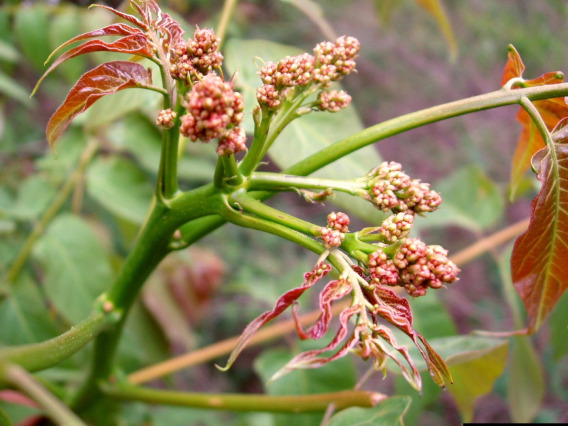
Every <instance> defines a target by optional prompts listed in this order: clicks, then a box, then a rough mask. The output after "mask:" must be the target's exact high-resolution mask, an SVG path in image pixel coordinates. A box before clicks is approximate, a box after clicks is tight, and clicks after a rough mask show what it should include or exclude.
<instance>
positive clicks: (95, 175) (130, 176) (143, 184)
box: [87, 157, 153, 223]
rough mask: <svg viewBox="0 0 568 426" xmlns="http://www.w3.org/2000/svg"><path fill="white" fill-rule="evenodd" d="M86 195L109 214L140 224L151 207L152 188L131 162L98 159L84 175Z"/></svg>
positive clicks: (116, 159) (117, 158)
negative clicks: (109, 212)
mask: <svg viewBox="0 0 568 426" xmlns="http://www.w3.org/2000/svg"><path fill="white" fill-rule="evenodd" d="M87 189H88V191H89V195H90V196H91V197H93V198H94V199H95V200H97V201H98V202H99V203H100V204H101V205H102V206H104V207H105V208H106V209H108V210H109V211H111V212H112V213H114V214H116V215H118V216H120V217H122V218H124V219H127V220H129V221H131V222H134V223H142V222H143V221H144V219H145V218H146V213H147V212H148V209H149V208H150V203H151V200H152V196H153V189H152V185H151V184H150V182H149V181H148V179H147V177H146V175H145V174H144V173H143V172H142V171H140V169H139V168H137V167H136V165H135V164H134V163H132V161H130V160H127V159H125V158H120V157H111V158H99V159H97V160H96V161H95V162H93V164H92V166H91V167H90V169H89V172H88V173H87Z"/></svg>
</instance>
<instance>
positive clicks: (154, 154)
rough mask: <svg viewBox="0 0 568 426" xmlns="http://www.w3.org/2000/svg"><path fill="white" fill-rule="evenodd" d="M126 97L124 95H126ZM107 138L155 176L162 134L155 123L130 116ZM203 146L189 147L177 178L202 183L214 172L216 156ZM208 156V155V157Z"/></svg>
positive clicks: (121, 121)
mask: <svg viewBox="0 0 568 426" xmlns="http://www.w3.org/2000/svg"><path fill="white" fill-rule="evenodd" d="M125 93H126V92H125ZM109 138H110V139H111V140H112V141H113V143H114V144H115V145H116V146H117V147H118V148H119V149H125V148H126V149H127V150H128V151H129V152H131V153H132V155H133V156H134V158H136V161H137V162H138V163H139V164H140V165H141V166H142V167H143V168H144V169H145V170H148V171H149V172H151V173H153V174H157V173H158V166H159V162H160V151H161V146H162V134H161V132H160V130H159V129H158V128H157V127H156V125H155V123H153V122H152V121H150V120H148V119H147V118H146V117H144V116H142V115H140V114H129V115H127V116H126V117H125V118H124V120H120V121H118V122H117V123H115V124H114V125H113V127H112V130H111V131H110V132H109ZM208 148H210V147H208V146H206V145H204V144H193V143H192V144H191V145H190V146H189V149H188V150H191V152H190V153H187V154H186V153H183V154H182V155H181V158H180V160H179V163H178V176H179V177H180V178H181V179H188V180H191V181H193V182H195V181H201V182H205V181H208V180H209V179H211V176H213V174H214V172H215V163H216V160H217V155H216V154H215V151H214V150H211V149H208ZM207 152H209V154H210V155H208V154H207Z"/></svg>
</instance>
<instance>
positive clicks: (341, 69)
mask: <svg viewBox="0 0 568 426" xmlns="http://www.w3.org/2000/svg"><path fill="white" fill-rule="evenodd" d="M359 49H360V43H359V41H358V40H357V39H356V38H354V37H346V36H342V37H339V38H338V39H337V40H336V41H335V42H329V41H327V42H323V43H320V44H318V45H317V46H316V47H315V48H314V55H310V54H308V53H303V54H301V55H297V56H286V57H285V58H284V59H282V60H280V61H279V62H277V63H274V62H271V61H270V62H267V63H265V64H264V66H263V67H262V68H261V69H260V70H259V71H258V75H259V76H260V79H261V80H262V82H263V83H264V86H263V87H261V88H260V89H258V90H257V99H258V102H259V104H260V105H261V106H263V107H266V108H269V109H276V108H278V106H279V105H280V103H281V101H282V98H283V97H284V96H285V95H286V93H287V91H288V89H289V88H291V87H294V86H307V85H309V84H312V83H315V84H320V85H321V86H322V87H325V86H327V85H328V84H329V83H330V82H332V81H337V80H339V79H341V78H342V77H343V76H345V75H347V74H349V73H351V72H352V71H354V70H355V65H356V64H355V58H356V57H357V54H358V53H359ZM332 93H333V94H329V95H325V96H324V99H323V100H322V101H320V105H323V107H321V108H320V109H322V110H329V111H339V109H341V108H344V107H345V106H347V105H348V104H349V102H350V100H351V98H350V97H349V95H347V94H346V93H345V92H332Z"/></svg>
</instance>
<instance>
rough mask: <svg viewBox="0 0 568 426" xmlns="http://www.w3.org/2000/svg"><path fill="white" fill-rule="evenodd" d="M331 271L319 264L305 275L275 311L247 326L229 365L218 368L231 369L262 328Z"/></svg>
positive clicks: (230, 356)
mask: <svg viewBox="0 0 568 426" xmlns="http://www.w3.org/2000/svg"><path fill="white" fill-rule="evenodd" d="M330 270H331V266H330V265H328V264H325V263H318V264H317V265H316V266H315V267H314V269H313V270H312V271H310V272H306V274H304V283H303V284H302V285H301V286H300V287H296V288H294V289H292V290H289V291H287V292H286V293H284V294H283V295H282V296H280V297H279V298H278V300H277V301H276V305H275V306H274V309H272V310H270V311H266V312H265V313H263V314H261V315H260V316H258V317H257V318H256V319H254V320H253V321H251V322H250V323H249V325H247V327H246V328H245V330H244V331H243V332H242V334H241V336H240V338H239V341H238V343H237V344H236V345H235V348H234V349H233V351H232V352H231V355H229V360H228V361H227V365H225V367H219V366H217V368H219V370H221V371H227V370H228V369H229V368H231V366H232V365H233V363H234V362H235V360H236V359H237V357H238V356H239V354H240V353H241V352H242V350H243V349H244V348H245V346H246V344H247V343H248V341H249V340H250V339H251V337H252V336H253V335H254V333H256V332H257V331H258V329H259V328H260V327H262V326H263V325H264V324H266V323H267V322H269V321H271V320H273V319H274V318H276V317H277V316H278V315H280V314H281V313H282V312H284V311H285V310H286V309H287V308H288V307H289V306H290V305H291V304H292V303H294V302H295V301H296V300H298V298H299V297H300V296H301V295H302V294H304V292H305V291H306V290H307V289H309V288H310V287H311V286H313V285H314V284H315V283H317V282H318V281H319V280H321V279H322V278H323V277H324V276H325V275H327V273H328V272H329V271H330Z"/></svg>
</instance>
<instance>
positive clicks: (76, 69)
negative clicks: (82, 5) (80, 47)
mask: <svg viewBox="0 0 568 426" xmlns="http://www.w3.org/2000/svg"><path fill="white" fill-rule="evenodd" d="M83 13H89V12H88V11H80V10H79V9H77V8H76V7H64V6H63V5H61V6H60V7H59V8H58V9H56V11H55V14H54V16H53V17H52V21H51V25H50V26H49V42H50V47H51V50H52V51H53V50H55V49H56V48H57V47H59V46H60V45H61V44H63V43H65V42H66V41H67V40H70V39H72V38H73V37H75V36H76V35H77V34H81V33H82V32H83V31H82V26H81V17H80V15H81V14H83ZM86 67H87V58H85V57H83V56H81V57H78V58H74V59H73V60H72V61H69V62H66V63H64V64H61V65H60V66H59V67H58V70H59V72H60V73H62V74H63V75H64V76H65V77H66V79H67V81H68V82H69V83H74V82H75V81H76V80H77V79H78V78H79V77H80V76H81V74H83V73H84V72H85V70H86Z"/></svg>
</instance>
